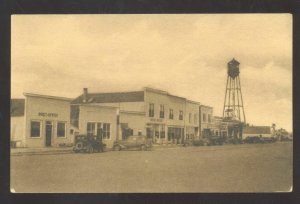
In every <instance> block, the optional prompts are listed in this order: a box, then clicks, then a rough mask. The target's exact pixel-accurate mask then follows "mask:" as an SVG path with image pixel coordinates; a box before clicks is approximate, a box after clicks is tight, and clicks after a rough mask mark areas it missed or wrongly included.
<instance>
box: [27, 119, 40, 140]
mask: <svg viewBox="0 0 300 204" xmlns="http://www.w3.org/2000/svg"><path fill="white" fill-rule="evenodd" d="M30 130H31V134H30V135H31V137H40V136H41V135H40V133H41V123H40V122H38V121H31V127H30Z"/></svg>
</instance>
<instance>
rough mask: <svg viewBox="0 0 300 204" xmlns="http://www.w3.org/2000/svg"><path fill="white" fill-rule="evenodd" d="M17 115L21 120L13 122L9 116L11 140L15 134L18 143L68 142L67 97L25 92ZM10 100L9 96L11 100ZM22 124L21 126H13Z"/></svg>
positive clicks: (70, 141)
mask: <svg viewBox="0 0 300 204" xmlns="http://www.w3.org/2000/svg"><path fill="white" fill-rule="evenodd" d="M24 95H25V99H24V104H23V107H19V108H21V109H24V112H23V113H24V115H23V116H21V118H22V119H21V120H22V121H24V123H22V124H16V123H15V122H14V120H15V119H17V120H20V116H19V117H18V118H15V117H13V116H12V117H11V121H12V127H11V129H13V130H16V129H17V130H19V131H17V132H13V134H12V135H11V139H12V141H13V140H15V138H18V141H17V142H18V143H19V145H18V146H19V147H53V146H60V145H66V144H70V143H72V141H73V138H71V137H70V134H69V128H70V101H71V99H69V98H63V97H55V96H45V95H38V94H30V93H25V94H24ZM12 102H13V100H12ZM16 125H19V126H20V125H23V127H24V128H15V126H16Z"/></svg>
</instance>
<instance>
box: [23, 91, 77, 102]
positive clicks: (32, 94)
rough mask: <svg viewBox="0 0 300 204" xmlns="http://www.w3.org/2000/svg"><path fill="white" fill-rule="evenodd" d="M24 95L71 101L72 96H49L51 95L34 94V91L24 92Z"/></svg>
mask: <svg viewBox="0 0 300 204" xmlns="http://www.w3.org/2000/svg"><path fill="white" fill-rule="evenodd" d="M23 95H24V96H26V97H27V96H29V97H38V98H48V99H55V100H62V101H69V102H71V101H72V100H73V99H72V98H66V97H60V96H49V95H41V94H34V93H23Z"/></svg>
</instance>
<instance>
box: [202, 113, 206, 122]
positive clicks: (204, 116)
mask: <svg viewBox="0 0 300 204" xmlns="http://www.w3.org/2000/svg"><path fill="white" fill-rule="evenodd" d="M203 122H206V114H205V113H203Z"/></svg>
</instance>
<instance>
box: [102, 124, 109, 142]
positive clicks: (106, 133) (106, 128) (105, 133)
mask: <svg viewBox="0 0 300 204" xmlns="http://www.w3.org/2000/svg"><path fill="white" fill-rule="evenodd" d="M103 139H110V124H109V123H103Z"/></svg>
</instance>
